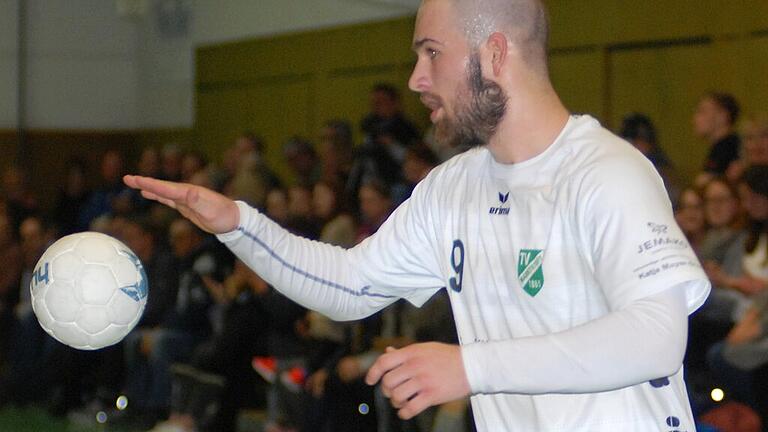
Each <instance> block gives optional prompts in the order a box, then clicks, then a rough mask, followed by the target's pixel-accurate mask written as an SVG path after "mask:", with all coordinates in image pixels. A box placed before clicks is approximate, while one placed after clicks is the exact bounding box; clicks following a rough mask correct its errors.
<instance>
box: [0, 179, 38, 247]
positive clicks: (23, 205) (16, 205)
mask: <svg viewBox="0 0 768 432" xmlns="http://www.w3.org/2000/svg"><path fill="white" fill-rule="evenodd" d="M2 181H3V183H2V188H0V191H2V193H3V195H2V198H3V200H4V201H5V206H6V210H5V211H6V214H7V215H8V217H9V218H10V221H11V224H12V226H13V230H14V232H18V230H19V227H20V226H21V222H22V221H23V220H24V219H26V218H28V217H30V216H34V215H36V214H37V213H38V211H39V210H40V203H39V202H38V199H37V197H36V196H35V194H34V192H33V191H32V189H31V188H30V186H29V176H28V174H27V171H26V170H25V169H23V168H22V167H19V166H11V167H8V168H7V169H6V170H5V171H3V177H2Z"/></svg>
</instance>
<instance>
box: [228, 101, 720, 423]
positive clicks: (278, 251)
mask: <svg viewBox="0 0 768 432" xmlns="http://www.w3.org/2000/svg"><path fill="white" fill-rule="evenodd" d="M666 197H667V194H666V192H665V191H664V186H663V183H662V181H661V179H660V178H659V176H658V175H657V174H656V171H655V170H654V168H653V166H652V165H651V164H650V163H649V162H648V161H647V160H646V159H645V158H644V157H643V156H642V155H641V154H640V153H639V152H637V151H636V150H635V149H634V148H632V147H631V146H630V145H629V144H628V143H626V142H624V141H622V140H620V139H619V138H617V137H615V136H614V135H612V134H611V133H610V132H608V131H607V130H605V129H603V128H602V127H601V126H600V125H599V123H598V122H597V121H595V120H594V119H592V118H590V117H587V116H574V117H572V118H571V119H570V120H569V122H568V124H567V125H566V127H565V128H564V130H563V131H562V132H561V134H560V136H559V137H558V138H557V140H556V141H555V142H554V143H553V144H552V145H551V146H550V147H549V148H548V149H547V150H546V151H545V152H543V153H542V154H540V155H538V156H536V157H535V158H533V159H530V160H528V161H525V162H522V163H519V164H514V165H504V164H500V163H497V162H496V161H495V160H494V159H493V157H492V155H491V154H490V152H489V151H488V150H487V149H484V148H478V149H474V150H470V151H468V152H466V153H464V154H462V155H459V156H457V157H455V158H453V159H451V160H450V161H448V162H446V163H445V164H443V165H441V166H440V167H438V168H436V169H435V170H433V171H432V173H430V175H429V176H428V177H427V178H426V179H425V180H424V181H422V183H420V184H419V185H418V186H417V188H416V190H415V191H414V193H413V196H412V197H411V198H410V199H409V200H408V201H406V202H405V203H404V204H403V205H401V206H400V207H399V208H398V209H397V210H396V211H395V212H394V213H393V215H392V216H391V217H390V218H389V219H388V220H387V222H386V223H385V224H384V225H383V226H382V227H381V228H380V229H379V231H378V232H377V234H376V235H374V236H372V237H371V238H369V239H367V240H366V241H364V242H363V243H362V244H360V245H358V246H357V247H355V248H352V249H349V250H344V249H341V248H337V247H333V246H329V245H324V244H320V243H316V242H310V241H308V240H304V239H300V238H298V237H295V236H292V235H291V234H289V233H287V232H286V231H284V230H282V229H281V228H279V227H278V226H277V225H276V224H274V223H273V222H271V221H269V220H268V219H267V218H265V217H264V216H262V215H260V214H259V213H258V212H257V211H255V210H253V209H251V208H248V207H247V206H246V205H244V204H243V203H238V206H239V208H240V223H239V227H238V228H237V229H236V230H235V231H233V232H231V233H227V234H224V235H221V236H219V238H220V240H221V241H223V242H224V243H225V244H227V245H228V246H229V247H230V248H231V249H232V250H233V251H234V252H235V253H236V254H237V255H238V257H240V258H241V259H242V260H243V261H244V262H246V263H247V264H248V265H249V266H251V267H252V268H253V269H254V270H255V271H256V272H257V273H259V274H260V275H261V276H262V277H263V278H265V279H266V280H267V281H268V282H269V283H271V284H272V285H273V286H275V287H276V288H277V289H279V290H280V291H282V292H283V293H284V294H286V295H287V296H289V297H291V298H293V299H294V300H296V301H297V302H299V303H301V304H302V305H304V306H306V307H308V308H311V309H315V310H318V311H321V312H323V313H325V314H327V315H328V316H330V317H331V318H334V319H337V320H351V319H358V318H361V317H364V316H367V315H370V314H372V313H374V312H375V311H377V310H379V309H381V308H383V307H385V306H386V305H388V304H390V303H392V302H394V301H395V300H396V299H398V298H406V299H408V300H409V301H411V302H412V303H414V304H416V305H421V304H423V302H424V301H426V300H427V299H428V298H429V297H430V296H432V295H433V294H434V293H435V292H436V291H437V290H438V289H440V288H441V287H447V289H448V292H449V294H450V298H451V303H452V307H453V311H454V315H455V320H456V325H457V330H458V334H459V340H460V342H461V345H462V357H463V361H464V367H465V370H466V374H467V378H468V380H469V383H470V386H471V388H472V392H473V396H472V405H473V409H474V414H475V419H476V422H477V427H478V430H480V431H494V432H496V431H590V432H593V431H617V430H621V431H638V432H639V431H643V432H646V431H669V432H672V431H689V432H693V431H694V430H695V427H694V424H693V419H692V415H691V410H690V406H689V403H688V398H687V394H686V390H685V385H684V383H683V378H682V373H683V372H682V367H681V363H682V357H683V352H684V350H685V340H686V318H687V314H688V313H691V312H693V311H694V310H695V309H696V308H698V307H699V306H700V305H701V304H702V303H703V301H704V299H705V298H706V296H707V295H708V293H709V282H708V281H707V279H706V276H705V275H704V273H703V271H702V269H701V266H700V264H699V262H698V260H697V258H696V257H695V255H694V254H693V252H692V250H691V248H690V246H689V245H688V243H687V241H686V240H685V237H684V236H683V234H682V232H681V231H680V229H679V227H678V226H677V224H676V223H675V221H674V217H673V215H672V209H671V206H670V204H669V201H668V199H667V198H666Z"/></svg>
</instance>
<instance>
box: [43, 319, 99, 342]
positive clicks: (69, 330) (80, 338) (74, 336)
mask: <svg viewBox="0 0 768 432" xmlns="http://www.w3.org/2000/svg"><path fill="white" fill-rule="evenodd" d="M51 336H53V337H54V338H55V339H56V340H58V341H59V342H61V343H63V344H65V345H69V346H71V347H73V348H83V347H86V346H88V343H89V342H90V340H89V338H88V335H87V334H85V333H83V331H82V330H80V328H79V327H78V326H77V325H76V324H74V323H69V324H67V323H59V322H54V323H53V325H52V326H51Z"/></svg>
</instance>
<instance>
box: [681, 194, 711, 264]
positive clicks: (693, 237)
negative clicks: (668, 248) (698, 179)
mask: <svg viewBox="0 0 768 432" xmlns="http://www.w3.org/2000/svg"><path fill="white" fill-rule="evenodd" d="M675 221H677V224H678V225H680V229H682V230H683V234H685V237H686V238H687V239H688V242H689V243H690V244H691V248H693V250H694V251H696V253H697V254H698V253H699V251H700V250H701V244H702V242H703V241H704V236H705V235H706V221H705V220H704V200H703V199H702V197H701V194H700V193H699V192H697V191H696V190H695V189H693V188H686V189H683V191H682V192H681V193H680V199H679V200H678V201H677V206H676V207H675Z"/></svg>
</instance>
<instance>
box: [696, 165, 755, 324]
mask: <svg viewBox="0 0 768 432" xmlns="http://www.w3.org/2000/svg"><path fill="white" fill-rule="evenodd" d="M744 181H745V184H746V195H745V199H744V207H745V208H746V210H747V214H748V221H747V226H746V230H747V237H746V239H745V241H744V243H743V256H742V260H741V270H742V271H741V272H739V273H738V274H728V273H726V272H725V271H724V270H723V269H722V268H718V267H715V266H712V265H709V267H708V274H709V276H710V278H711V279H712V282H713V283H714V284H715V286H718V287H722V288H728V289H730V290H733V295H734V297H735V298H736V305H735V306H734V312H733V319H734V321H739V320H741V318H742V317H743V315H744V313H745V312H746V309H747V307H748V306H749V304H750V303H751V300H750V299H749V298H750V297H752V296H754V295H757V294H759V293H761V292H763V291H766V289H768V265H767V264H766V263H768V234H766V232H765V228H764V227H765V225H766V223H768V166H765V165H760V166H752V167H750V168H749V169H748V170H747V171H746V172H745V174H744Z"/></svg>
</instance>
